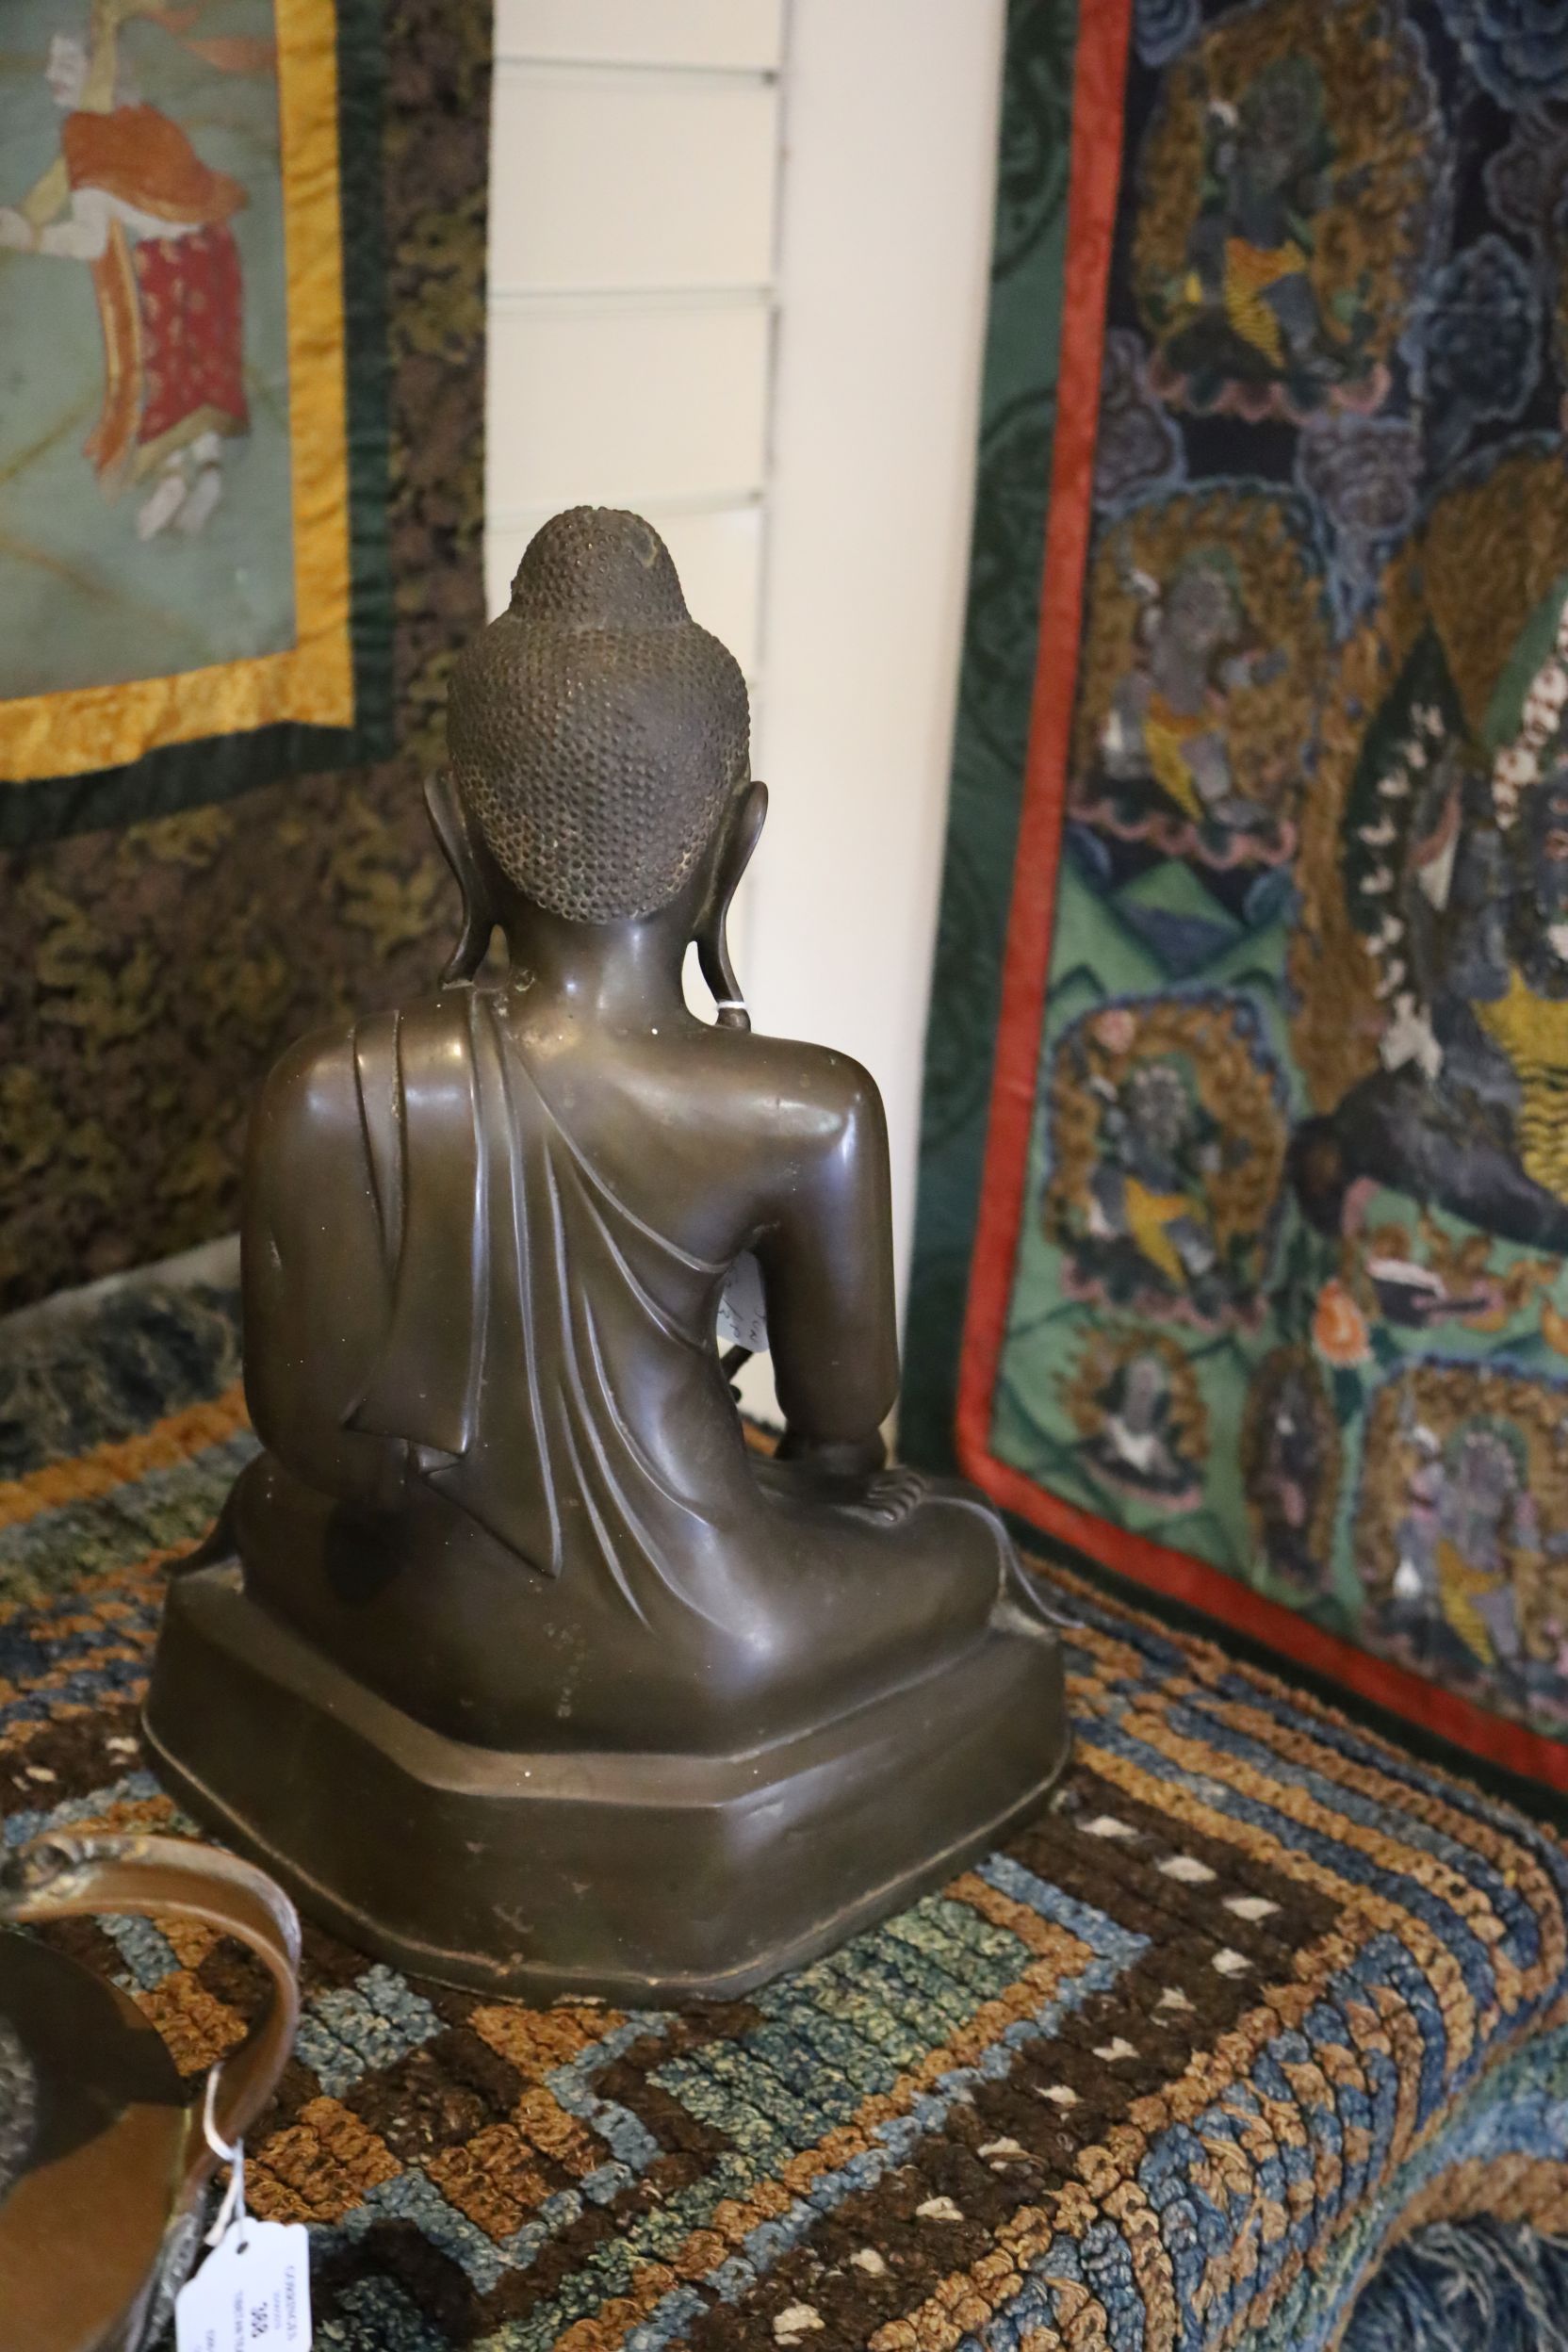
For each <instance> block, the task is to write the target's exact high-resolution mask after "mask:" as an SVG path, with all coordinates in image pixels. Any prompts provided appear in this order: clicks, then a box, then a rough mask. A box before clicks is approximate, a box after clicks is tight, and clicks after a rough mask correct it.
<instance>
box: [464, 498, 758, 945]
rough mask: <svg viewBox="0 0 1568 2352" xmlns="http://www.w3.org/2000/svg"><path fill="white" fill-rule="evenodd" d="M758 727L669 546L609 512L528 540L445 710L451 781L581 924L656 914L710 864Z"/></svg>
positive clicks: (530, 888) (490, 845)
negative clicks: (502, 606)
mask: <svg viewBox="0 0 1568 2352" xmlns="http://www.w3.org/2000/svg"><path fill="white" fill-rule="evenodd" d="M749 733H750V729H749V713H748V710H747V703H746V690H745V682H744V680H743V678H742V676H741V672H740V668H739V665H738V664H737V663H736V662H735V661H734V659H733V658H732V656H731V655H730V654H728V653H727V651H726V650H725V648H724V646H723V645H720V643H719V641H718V639H717V638H716V637H711V636H710V635H709V633H708V631H707V630H706V629H699V628H698V627H697V625H696V623H695V622H694V620H693V619H692V616H691V614H690V613H688V612H687V610H686V599H685V597H684V596H682V594H681V590H680V582H679V580H678V579H677V577H676V570H675V565H674V564H672V563H671V561H670V557H669V551H668V549H667V548H666V547H665V546H664V543H663V541H662V539H661V538H660V536H659V533H658V532H657V531H654V530H653V529H652V528H651V526H650V525H649V524H647V523H645V522H644V521H643V520H642V518H641V516H639V515H626V514H621V513H619V512H618V511H616V510H615V509H613V508H611V507H591V506H579V507H573V508H571V509H570V510H569V511H568V512H567V513H566V514H564V515H556V516H555V517H554V518H553V519H552V520H551V521H550V522H547V524H546V525H545V526H544V528H543V530H541V531H539V532H538V533H537V534H536V535H535V537H534V538H533V539H532V540H531V542H530V545H529V547H528V551H527V553H526V554H525V555H524V557H523V560H522V562H521V564H519V565H518V567H517V576H516V579H515V580H514V581H513V584H512V601H511V604H510V605H509V607H508V609H507V610H506V612H505V613H502V614H501V615H500V617H499V618H498V620H495V621H493V622H492V623H491V624H490V627H489V628H488V629H485V630H484V631H483V632H482V634H481V635H480V636H479V637H478V638H476V639H475V641H474V642H473V644H471V645H468V646H467V647H466V650H465V651H464V653H463V654H462V655H461V657H460V658H459V660H458V662H457V664H456V667H455V669H454V671H453V674H452V682H451V691H450V694H449V701H448V709H447V744H448V752H449V761H450V769H451V776H452V781H453V783H454V784H455V786H456V788H457V792H458V794H459V796H460V798H461V800H462V801H463V803H464V806H465V807H466V809H467V811H468V813H469V815H470V817H471V818H472V820H473V821H474V823H475V824H476V825H478V827H479V830H480V833H481V834H482V838H483V841H484V843H485V846H486V848H487V849H488V851H489V853H490V856H491V858H493V859H494V861H495V864H496V865H497V866H498V869H499V871H500V873H501V874H503V875H504V876H505V877H506V879H507V881H508V882H509V883H511V885H512V886H513V888H514V889H515V890H518V891H519V892H521V894H522V896H523V897H524V898H525V899H528V900H530V901H531V903H532V904H533V905H535V906H537V907H546V908H547V909H548V910H549V911H550V912H551V913H552V914H556V915H563V916H565V917H568V918H569V919H571V920H574V921H576V922H580V923H612V922H616V921H624V920H626V919H629V918H632V917H642V916H647V915H652V914H655V913H657V912H658V911H659V910H660V909H661V908H662V907H667V906H669V905H670V903H671V902H672V901H673V900H675V899H676V898H678V896H679V895H680V893H681V892H682V890H684V889H685V888H686V886H687V885H688V884H689V883H690V882H691V881H692V878H693V876H694V875H695V874H698V873H700V872H702V871H703V870H704V869H705V867H706V865H707V863H708V861H709V858H710V854H711V850H712V848H713V844H714V843H715V841H717V840H718V838H719V836H720V835H721V834H722V833H723V832H724V830H725V828H726V825H727V822H728V821H729V820H730V818H731V816H732V813H733V811H734V809H735V808H736V805H737V802H738V800H739V799H740V797H741V796H742V795H743V792H744V788H745V785H746V780H747V777H748V775H749V772H750V770H749Z"/></svg>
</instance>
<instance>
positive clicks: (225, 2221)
mask: <svg viewBox="0 0 1568 2352" xmlns="http://www.w3.org/2000/svg"><path fill="white" fill-rule="evenodd" d="M217 2082H218V2069H217V2067H216V2066H215V2067H214V2068H213V2070H212V2072H211V2074H209V2075H208V2077H207V2088H206V2104H205V2107H204V2110H203V2115H202V2129H203V2130H204V2132H205V2133H206V2139H207V2146H208V2147H209V2148H211V2149H212V2150H213V2152H214V2154H215V2155H219V2156H221V2157H223V2158H224V2159H225V2161H226V2162H227V2163H228V2164H229V2165H230V2167H231V2170H230V2173H229V2185H228V2187H227V2189H226V2190H225V2191H224V2194H223V2202H222V2203H221V2205H220V2207H219V2208H218V2218H217V2220H216V2221H215V2222H214V2223H213V2225H212V2228H211V2229H209V2230H208V2231H207V2244H208V2246H211V2248H212V2252H211V2253H210V2254H209V2255H208V2256H207V2259H206V2261H205V2262H204V2263H203V2264H202V2267H201V2269H200V2270H198V2271H197V2272H196V2274H195V2276H194V2277H193V2278H188V2279H187V2280H186V2283H185V2285H184V2286H183V2287H182V2288H181V2289H180V2292H179V2294H178V2295H177V2296H176V2297H175V2299H174V2342H175V2347H176V2352H310V2232H309V2231H308V2230H307V2229H306V2228H305V2226H304V2224H303V2223H302V2222H299V2221H291V2222H282V2221H253V2220H252V2218H251V2216H250V2214H249V2213H247V2212H246V2211H245V2143H244V2141H243V2140H236V2141H235V2143H234V2146H233V2147H232V2148H231V2147H229V2146H228V2145H227V2143H226V2142H224V2141H223V2140H221V2139H220V2138H219V2136H218V2131H217V2127H216V2126H215V2124H214V2122H213V2119H212V2101H213V2093H214V2090H215V2089H216V2087H217Z"/></svg>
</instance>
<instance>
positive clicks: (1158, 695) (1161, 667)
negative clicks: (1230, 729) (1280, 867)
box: [1100, 547, 1288, 847]
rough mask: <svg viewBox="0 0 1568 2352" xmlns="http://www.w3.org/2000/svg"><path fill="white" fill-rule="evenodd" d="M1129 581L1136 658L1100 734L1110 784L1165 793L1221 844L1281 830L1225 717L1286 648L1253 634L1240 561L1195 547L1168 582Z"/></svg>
mask: <svg viewBox="0 0 1568 2352" xmlns="http://www.w3.org/2000/svg"><path fill="white" fill-rule="evenodd" d="M1126 585H1127V588H1128V590H1129V592H1130V593H1131V594H1132V595H1133V596H1135V598H1136V599H1137V604H1138V620H1137V625H1136V629H1135V639H1134V658H1133V662H1132V664H1131V666H1130V667H1129V669H1128V670H1127V671H1126V673H1125V674H1124V675H1123V676H1122V677H1121V678H1119V680H1118V681H1117V685H1116V689H1115V692H1114V694H1112V697H1111V708H1110V711H1108V713H1107V714H1106V718H1105V722H1104V725H1103V728H1102V730H1101V737H1100V751H1101V764H1102V774H1103V776H1104V778H1105V781H1106V783H1107V784H1108V785H1109V787H1110V790H1111V792H1113V794H1114V795H1116V797H1117V798H1118V799H1119V800H1125V801H1127V802H1129V803H1131V804H1132V805H1133V806H1134V808H1136V807H1137V806H1139V805H1142V806H1144V807H1147V806H1149V805H1150V802H1151V800H1152V798H1153V797H1155V796H1156V795H1163V796H1164V798H1165V800H1166V801H1167V802H1168V804H1169V805H1170V806H1171V807H1172V808H1173V809H1176V810H1177V811H1179V812H1180V814H1181V815H1182V816H1183V817H1184V818H1185V819H1186V820H1187V821H1188V823H1189V824H1191V825H1194V826H1196V827H1198V828H1199V829H1200V830H1201V832H1203V833H1204V834H1205V835H1206V836H1207V837H1208V839H1209V841H1211V842H1214V843H1215V844H1217V845H1218V846H1221V847H1222V846H1223V845H1224V837H1225V836H1226V835H1227V834H1234V833H1262V834H1271V833H1277V831H1278V827H1277V824H1276V821H1275V819H1274V817H1273V816H1272V815H1271V814H1270V812H1269V810H1268V809H1266V808H1264V807H1262V806H1261V805H1260V804H1259V803H1258V802H1257V801H1254V800H1251V799H1250V798H1249V797H1248V795H1247V792H1246V791H1245V790H1244V789H1243V786H1242V783H1241V782H1240V780H1239V779H1238V777H1237V776H1236V772H1235V767H1234V764H1233V760H1232V758H1231V750H1230V743H1229V741H1228V737H1227V731H1226V724H1225V717H1226V706H1227V704H1228V702H1229V701H1230V698H1231V696H1232V695H1233V694H1235V693H1236V692H1237V691H1238V689H1240V688H1241V687H1244V686H1260V685H1265V684H1266V683H1267V681H1268V680H1269V679H1270V678H1275V677H1278V676H1279V675H1280V673H1281V672H1282V670H1283V669H1284V667H1285V663H1286V660H1287V658H1288V657H1287V656H1286V655H1285V653H1284V652H1283V651H1282V649H1281V648H1279V647H1275V648H1273V649H1269V648H1266V647H1265V646H1264V645H1261V644H1259V643H1258V642H1257V640H1256V639H1255V638H1254V637H1253V636H1252V635H1251V633H1250V625H1249V620H1248V613H1247V607H1246V603H1245V601H1244V598H1243V594H1242V585H1241V577H1240V574H1239V573H1238V571H1237V570H1236V566H1235V564H1234V563H1233V561H1232V559H1231V557H1230V556H1229V555H1228V554H1227V552H1226V550H1225V549H1224V548H1223V547H1194V548H1193V549H1191V550H1190V552H1189V553H1187V554H1186V555H1184V556H1183V558H1182V560H1181V562H1180V563H1179V564H1178V565H1177V567H1176V570H1175V572H1174V573H1173V575H1172V577H1171V580H1170V582H1169V586H1168V589H1162V587H1161V585H1160V582H1159V581H1158V580H1154V579H1152V577H1151V576H1150V574H1149V573H1147V572H1142V571H1137V570H1130V571H1129V572H1128V574H1127V576H1126Z"/></svg>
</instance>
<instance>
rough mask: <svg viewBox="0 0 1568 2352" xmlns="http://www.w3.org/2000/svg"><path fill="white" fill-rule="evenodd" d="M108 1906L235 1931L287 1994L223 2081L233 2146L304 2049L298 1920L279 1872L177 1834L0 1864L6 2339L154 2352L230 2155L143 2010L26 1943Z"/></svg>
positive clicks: (274, 1992) (42, 1851) (55, 2347)
mask: <svg viewBox="0 0 1568 2352" xmlns="http://www.w3.org/2000/svg"><path fill="white" fill-rule="evenodd" d="M91 1912H109V1913H113V1912H131V1913H135V1914H139V1915H140V1916H142V1917H146V1916H149V1915H156V1916H157V1917H159V1918H161V1919H196V1920H200V1921H201V1922H202V1923H203V1924H204V1926H207V1927H212V1928H216V1929H218V1930H219V1931H220V1933H221V1934H222V1935H225V1936H237V1938H238V1939H239V1941H240V1942H241V1943H243V1944H245V1945H247V1946H248V1947H249V1949H250V1950H251V1952H253V1953H254V1954H255V1956H256V1958H257V1959H258V1960H259V1961H260V1962H261V1964H262V1966H263V1968H265V1969H266V1971H267V1973H268V1975H269V1977H270V1980H271V1998H270V2001H269V2003H268V2006H267V2008H266V2010H265V2011H264V2013H263V2015H262V2016H261V2017H260V2018H259V2019H258V2020H257V2022H256V2023H255V2025H254V2026H253V2028H252V2030H251V2032H250V2034H249V2035H248V2036H247V2038H246V2040H245V2041H244V2042H243V2043H242V2044H241V2045H240V2047H239V2049H238V2050H235V2051H234V2052H233V2054H232V2055H231V2056H229V2057H228V2058H225V2059H224V2060H223V2062H222V2064H221V2068H220V2070H219V2073H218V2077H217V2082H216V2084H215V2087H214V2092H213V2098H212V2118H211V2119H212V2123H213V2127H214V2131H215V2133H216V2136H217V2137H218V2138H219V2139H220V2140H221V2142H223V2143H224V2144H225V2145H232V2143H233V2142H234V2141H236V2140H237V2139H239V2138H241V2137H242V2136H243V2134H244V2133H245V2131H247V2130H248V2129H249V2128H250V2126H251V2124H252V2123H253V2121H254V2120H255V2118H256V2116H257V2115H259V2114H260V2112H261V2110H262V2108H263V2107H264V2106H265V2105H266V2103H267V2101H268V2099H270V2097H271V2095H272V2092H273V2089H274V2088H275V2086H276V2083H277V2080H278V2077H279V2075H280V2074H281V2073H282V2071H283V2067H284V2062H285V2060H286V2058H287V2056H288V2052H289V2050H290V2048H291V2047H292V2044H293V2040H294V2027H295V2020H296V2017H297V2016H298V2009H299V1991H298V1979H297V1975H296V1969H297V1967H298V1962H299V1954H300V1928H299V1921H298V1919H296V1918H295V1916H294V1908H293V1905H292V1904H291V1903H289V1901H288V1899H287V1897H286V1895H284V1894H283V1893H281V1892H280V1890H279V1889H278V1888H277V1887H274V1886H273V1884H272V1882H271V1881H270V1879H268V1878H266V1877H264V1876H263V1875H262V1873H261V1871H259V1870H253V1869H252V1868H251V1866H250V1864H249V1863H246V1862H239V1861H237V1860H235V1858H234V1857H233V1856H232V1855H230V1854H218V1853H215V1852H214V1851H213V1849H212V1848H211V1847H209V1846H199V1845H194V1844H186V1843H183V1842H180V1841H178V1840H176V1839H174V1838H108V1837H103V1838H100V1837H84V1838H72V1837H57V1838H40V1839H39V1840H38V1841H37V1842H36V1843H35V1844H33V1845H30V1846H26V1847H24V1849H23V1850H22V1851H21V1852H20V1853H19V1854H16V1855H14V1856H12V1857H10V1858H8V1860H7V1861H6V1862H5V1864H4V1865H3V1866H0V2344H3V2345H4V2347H5V2352H140V2347H141V2346H143V2345H144V2344H148V2343H150V2342H151V2340H152V2338H153V2337H154V2336H155V2334H156V2333H157V2332H158V2330H159V2329H160V2328H161V2327H163V2325H164V2324H165V2323H166V2321H167V2319H168V2317H169V2313H170V2311H171V2309H172V2303H173V2298H174V2295H176V2294H177V2292H178V2290H179V2288H180V2286H181V2285H182V2284H183V2283H184V2280H185V2278H186V2275H187V2273H188V2271H189V2269H190V2268H191V2266H192V2264H193V2262H194V2260H195V2256H196V2253H197V2249H198V2244H199V2240H200V2236H201V2229H202V2222H203V2216H204V2206H205V2201H206V2200H205V2196H204V2192H205V2189H206V2186H207V2182H208V2180H210V2179H211V2176H212V2174H213V2171H214V2169H215V2168H216V2166H217V2164H218V2162H219V2159H218V2157H217V2156H216V2154H215V2153H214V2152H213V2150H212V2148H210V2147H209V2145H208V2142H207V2138H206V2133H205V2131H204V2111H203V2103H202V2100H201V2099H197V2100H196V2101H195V2103H194V2104H192V2103H191V2100H190V2098H189V2094H188V2086H187V2085H186V2084H184V2083H182V2082H181V2081H180V2078H179V2076H178V2075H177V2074H176V2072H175V2070H174V2064H173V2061H172V2058H171V2057H170V2055H169V2052H168V2050H166V2049H165V2048H164V2045H163V2043H162V2041H161V2040H160V2039H159V2037H158V2034H157V2033H156V2032H155V2029H154V2027H153V2026H152V2025H151V2024H149V2022H148V2020H147V2019H146V2018H145V2017H143V2016H142V2014H141V2012H140V2010H139V2009H138V2008H137V2006H136V2004H135V2002H134V2001H131V2000H129V1999H128V1998H127V1996H126V1995H125V1994H124V1993H122V1992H121V1991H120V1990H119V1989H118V1988H117V1987H116V1986H115V1985H110V1984H107V1983H106V1982H105V1980H104V1979H103V1978H102V1977H99V1976H95V1975H94V1974H93V1973H92V1971H91V1970H90V1968H83V1967H82V1966H81V1965H80V1964H79V1963H78V1962H76V1961H74V1960H70V1959H67V1958H66V1957H65V1956H64V1955H63V1954H62V1953H60V1952H56V1951H53V1950H52V1949H51V1948H50V1947H49V1946H48V1945H47V1944H45V1943H41V1942H40V1941H38V1940H37V1939H36V1938H34V1937H32V1936H23V1935H19V1934H17V1933H15V1932H14V1931H15V1929H16V1928H18V1927H20V1926H22V1925H24V1924H26V1925H37V1924H41V1923H42V1922H43V1921H45V1920H49V1919H72V1918H78V1917H80V1916H81V1915H82V1914H84V1913H91Z"/></svg>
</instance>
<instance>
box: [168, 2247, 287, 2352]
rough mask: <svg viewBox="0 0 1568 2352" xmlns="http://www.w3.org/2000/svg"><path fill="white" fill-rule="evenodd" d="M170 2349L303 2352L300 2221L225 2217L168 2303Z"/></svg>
mask: <svg viewBox="0 0 1568 2352" xmlns="http://www.w3.org/2000/svg"><path fill="white" fill-rule="evenodd" d="M174 2341H175V2345H176V2352H310V2233H309V2231H308V2230H307V2229H306V2228H305V2226H304V2224H303V2222H301V2221H291V2222H282V2221H253V2220H251V2219H250V2218H249V2216H241V2218H240V2219H239V2220H237V2221H235V2222H232V2223H231V2224H230V2226H229V2228H228V2229H225V2230H224V2232H223V2235H222V2236H221V2239H220V2240H219V2242H218V2244H217V2246H215V2247H214V2248H213V2250H212V2252H211V2253H210V2254H209V2255H208V2256H207V2259H206V2261H205V2262H204V2263H203V2264H202V2267H201V2269H200V2270H199V2271H197V2273H196V2275H195V2277H194V2278H188V2279H187V2281H186V2283H185V2285H184V2286H183V2287H182V2288H181V2289H180V2292H179V2295H178V2296H177V2297H176V2299H175V2303H174Z"/></svg>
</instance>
